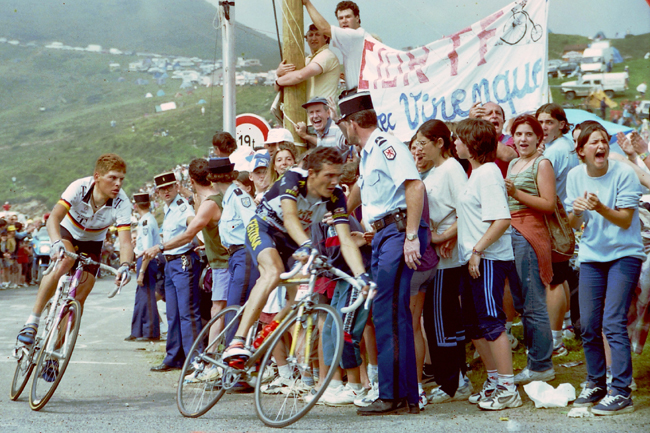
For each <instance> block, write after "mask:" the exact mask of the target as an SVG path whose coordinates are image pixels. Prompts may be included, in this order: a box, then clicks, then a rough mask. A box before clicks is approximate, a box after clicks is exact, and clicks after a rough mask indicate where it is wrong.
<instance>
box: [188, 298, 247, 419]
mask: <svg viewBox="0 0 650 433" xmlns="http://www.w3.org/2000/svg"><path fill="white" fill-rule="evenodd" d="M240 309H241V307H240V306H238V305H233V306H230V307H228V308H226V309H224V310H222V311H220V312H219V314H217V315H216V316H214V317H213V318H212V319H210V321H209V322H208V323H207V324H206V325H205V326H204V327H203V330H202V331H201V333H200V334H199V336H198V337H197V338H196V341H194V344H193V345H192V348H191V349H190V352H189V353H188V355H187V358H186V359H185V364H184V365H183V369H182V370H181V377H180V378H179V380H178V390H177V393H176V404H177V406H178V410H179V411H180V412H181V414H182V415H183V416H186V417H190V418H197V417H200V416H201V415H203V414H205V413H206V412H207V411H209V410H210V409H212V407H213V406H214V405H215V404H217V402H218V401H219V399H220V398H221V397H222V396H223V394H224V393H225V392H226V389H225V388H224V387H223V386H221V377H222V373H223V371H222V370H223V369H222V368H221V367H219V366H218V365H217V364H216V363H215V361H221V355H222V354H223V351H224V350H225V349H226V347H227V343H228V341H227V335H228V334H230V333H232V332H228V331H230V330H232V331H234V329H233V326H234V323H232V319H234V317H235V316H236V314H237V312H238V311H239V310H240ZM227 313H230V314H229V317H228V318H229V320H230V321H229V322H228V323H226V317H225V316H226V314H227ZM226 328H227V329H226ZM222 329H226V332H221V330H222ZM211 333H212V335H210V334H211ZM220 334H221V336H219V335H220Z"/></svg>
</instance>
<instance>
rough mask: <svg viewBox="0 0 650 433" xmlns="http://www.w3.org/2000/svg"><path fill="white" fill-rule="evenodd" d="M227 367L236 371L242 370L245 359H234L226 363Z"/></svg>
mask: <svg viewBox="0 0 650 433" xmlns="http://www.w3.org/2000/svg"><path fill="white" fill-rule="evenodd" d="M228 365H229V366H231V367H232V368H236V369H237V370H243V369H244V367H245V366H246V359H245V358H234V359H231V360H230V361H228Z"/></svg>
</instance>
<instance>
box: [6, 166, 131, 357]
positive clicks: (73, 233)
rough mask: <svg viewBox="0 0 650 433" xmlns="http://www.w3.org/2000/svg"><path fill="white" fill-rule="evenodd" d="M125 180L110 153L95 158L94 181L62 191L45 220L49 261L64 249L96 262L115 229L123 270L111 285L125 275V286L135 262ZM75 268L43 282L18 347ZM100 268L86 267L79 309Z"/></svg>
mask: <svg viewBox="0 0 650 433" xmlns="http://www.w3.org/2000/svg"><path fill="white" fill-rule="evenodd" d="M125 175H126V163H125V162H124V160H123V159H122V158H120V157H119V156H117V155H115V154H111V153H108V154H104V155H102V156H100V157H99V158H98V159H97V162H96V164H95V172H94V174H93V175H92V176H90V177H85V178H82V179H78V180H76V181H74V182H72V183H71V184H70V185H69V186H68V188H66V190H65V191H64V192H63V194H62V195H61V199H60V200H59V201H58V202H57V204H56V205H54V208H53V209H52V212H51V213H50V217H49V218H48V220H47V232H48V234H49V236H50V240H51V241H52V249H51V252H50V256H51V257H52V259H53V260H54V259H56V258H57V257H58V255H59V253H60V251H61V250H63V249H65V250H68V251H70V252H75V253H77V254H81V253H85V254H87V255H88V256H89V257H90V258H91V259H92V260H95V261H97V262H99V261H100V256H101V250H102V245H103V242H104V239H105V238H106V232H107V231H108V228H109V227H110V226H111V225H115V226H116V227H117V230H118V233H119V240H120V244H121V245H122V247H121V250H120V263H121V266H120V268H119V270H118V276H117V278H116V280H115V284H120V281H121V279H122V277H123V276H126V278H127V281H128V279H129V267H130V266H131V262H133V246H132V245H131V211H132V206H131V201H130V200H129V197H128V196H127V195H126V193H125V192H124V191H123V190H122V182H123V181H124V176H125ZM75 265H76V262H75V261H73V260H72V259H70V258H67V257H66V258H65V259H63V261H62V262H61V264H60V265H59V267H58V268H57V269H55V270H54V271H53V272H52V273H51V274H49V275H47V276H45V277H43V280H42V281H41V285H40V287H39V288H38V294H37V295H36V302H35V303H34V308H33V309H32V313H31V314H30V316H29V318H28V319H27V322H26V323H25V326H24V327H23V329H22V330H21V331H20V333H19V334H18V337H17V338H18V341H19V342H20V343H23V344H25V345H31V344H33V343H34V338H35V336H36V333H37V332H38V325H39V322H40V316H41V312H42V311H43V308H44V307H45V304H46V303H47V301H48V300H49V299H50V298H51V297H52V296H53V295H54V291H55V290H56V286H57V283H58V281H59V278H61V276H63V275H65V274H66V273H67V272H68V271H69V270H70V269H72V267H73V266H75ZM98 269H99V268H98V267H97V266H85V267H84V273H83V275H82V277H81V282H80V284H79V287H78V288H77V294H76V296H75V298H76V299H77V300H78V301H79V302H80V303H81V305H82V306H83V304H84V301H85V300H86V297H87V296H88V295H89V294H90V291H91V290H92V288H93V286H94V285H95V276H96V275H97V271H98Z"/></svg>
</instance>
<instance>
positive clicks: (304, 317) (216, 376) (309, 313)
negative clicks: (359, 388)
mask: <svg viewBox="0 0 650 433" xmlns="http://www.w3.org/2000/svg"><path fill="white" fill-rule="evenodd" d="M301 270H302V272H301ZM324 272H328V273H329V274H330V275H334V276H335V277H336V278H339V279H342V280H345V281H346V282H348V283H349V284H351V285H352V286H353V287H354V288H355V289H356V290H353V295H352V298H351V300H350V302H351V305H350V306H349V307H346V308H344V309H343V310H342V311H343V313H344V314H346V317H347V314H348V313H349V314H354V310H356V309H357V308H358V307H359V306H360V305H361V304H362V303H363V301H364V295H363V294H362V292H361V290H362V287H360V285H359V283H358V282H357V280H356V279H355V278H353V277H351V276H350V275H348V274H346V273H345V272H342V271H341V270H339V269H337V268H335V267H333V266H331V265H330V264H329V263H328V261H327V257H325V256H321V255H319V254H318V251H317V250H315V249H313V250H312V251H311V254H310V256H309V259H308V261H307V263H306V264H305V265H304V266H303V264H302V263H300V262H298V263H296V265H295V266H294V267H293V268H292V269H291V270H290V271H289V272H285V273H283V274H281V275H280V278H281V282H280V285H283V286H285V287H286V286H288V285H294V286H296V285H297V286H298V288H299V290H298V291H297V296H296V300H295V301H293V305H292V310H291V312H290V313H289V314H287V316H286V317H285V318H284V319H283V320H282V321H281V322H280V324H279V325H278V326H277V328H276V329H275V330H274V331H273V332H272V333H271V334H270V335H268V336H267V337H266V339H265V340H264V341H263V342H262V344H261V345H260V346H259V347H258V348H257V349H255V348H254V345H253V343H254V339H255V335H256V331H257V328H258V327H257V326H252V327H251V329H250V330H249V332H248V335H247V338H246V342H245V345H246V347H247V348H248V349H249V350H251V352H252V355H251V357H250V358H249V359H248V360H247V361H246V362H245V363H244V362H242V365H238V366H237V367H233V366H231V365H229V364H228V363H226V362H224V361H223V360H222V354H223V352H224V350H225V349H226V347H227V346H228V342H229V341H230V339H231V338H232V335H233V334H234V331H235V330H236V328H237V326H238V324H239V318H240V316H241V314H242V312H243V310H244V307H240V306H230V307H228V308H226V309H224V310H222V311H221V312H220V313H219V314H217V315H216V316H215V317H213V318H212V319H211V320H210V321H209V322H208V323H207V325H206V326H205V327H204V328H203V330H202V331H201V333H200V334H199V336H198V337H197V339H196V341H195V342H194V344H193V346H192V348H191V349H190V352H189V354H188V356H187V358H186V361H185V364H184V365H183V369H182V370H181V375H180V378H179V382H178V389H177V399H176V401H177V405H178V409H179V410H180V412H181V414H183V416H186V417H193V418H195V417H199V416H201V415H203V414H205V413H206V412H207V411H208V410H210V409H211V408H212V407H213V406H214V405H215V404H216V403H217V402H218V401H219V399H220V398H221V397H222V396H223V395H224V394H225V393H226V391H228V390H232V389H235V388H236V387H237V386H239V385H240V384H242V383H243V382H246V383H248V384H250V385H252V386H254V387H255V410H256V412H257V415H258V417H259V418H260V420H261V421H262V422H264V424H266V425H267V426H270V427H286V426H288V425H290V424H293V423H295V422H296V421H298V420H299V419H300V418H302V417H303V416H304V415H305V414H307V412H309V410H310V409H311V408H312V407H313V406H314V405H315V404H316V403H317V401H318V399H319V398H320V397H321V395H322V394H323V393H324V392H325V390H326V389H327V386H328V385H329V383H330V381H331V380H332V377H333V376H334V372H335V370H336V368H329V370H328V372H327V375H326V377H325V379H324V380H323V381H322V382H321V383H319V385H320V389H319V390H317V391H316V390H314V389H312V388H311V387H308V386H306V385H305V383H304V382H303V380H302V379H301V378H302V377H304V376H309V375H311V366H312V364H313V362H314V361H317V360H318V353H317V352H318V334H319V333H318V328H319V326H318V323H319V321H321V323H325V321H326V320H330V321H331V323H332V333H331V335H332V336H333V339H334V341H332V344H333V348H334V350H333V353H334V356H333V358H332V362H331V365H332V366H337V365H339V362H340V360H341V355H342V353H343V344H344V330H345V328H346V326H351V322H352V320H345V323H346V325H344V320H343V319H342V318H341V316H340V315H339V314H338V313H337V311H336V310H335V309H334V308H333V307H331V306H330V305H326V304H318V303H316V302H315V300H314V299H315V298H316V297H317V293H316V292H315V290H314V288H315V285H316V279H317V278H318V276H319V275H321V274H323V273H324ZM299 273H300V275H299V276H298V277H297V278H294V277H295V276H296V275H298V274H299ZM374 287H375V286H374V284H373V285H372V286H371V291H372V290H374ZM301 288H302V290H300V289H301ZM369 298H370V297H369ZM287 302H289V301H287ZM367 307H368V305H367V303H366V308H367ZM215 326H219V327H220V328H219V329H221V328H222V330H221V331H220V332H218V333H217V332H213V333H212V334H216V336H215V337H213V338H211V337H210V334H211V333H210V330H211V329H213V327H215ZM348 331H349V330H348ZM280 363H281V364H283V365H284V364H285V363H286V364H287V365H288V366H289V369H290V371H291V372H292V376H291V378H290V379H289V380H288V381H287V382H288V385H287V386H284V387H282V388H281V392H277V393H273V394H270V393H268V392H265V391H266V390H267V389H268V388H267V387H268V382H270V381H272V380H273V379H274V378H275V377H277V374H278V373H277V368H276V364H280ZM320 368H324V366H320ZM285 384H286V382H285Z"/></svg>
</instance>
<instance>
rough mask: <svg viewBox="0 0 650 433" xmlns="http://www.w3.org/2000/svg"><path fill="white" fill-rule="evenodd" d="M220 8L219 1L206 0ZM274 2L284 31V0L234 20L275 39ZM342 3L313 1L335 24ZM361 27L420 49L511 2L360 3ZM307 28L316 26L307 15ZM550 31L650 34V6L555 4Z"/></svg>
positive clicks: (247, 1)
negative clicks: (421, 46)
mask: <svg viewBox="0 0 650 433" xmlns="http://www.w3.org/2000/svg"><path fill="white" fill-rule="evenodd" d="M206 1H208V2H209V3H213V4H218V0H206ZM273 1H275V4H276V8H277V11H278V22H279V25H280V31H282V4H283V0H238V1H236V3H235V4H236V6H235V20H236V21H237V22H240V23H242V24H244V25H246V26H248V27H251V28H254V29H256V30H259V31H261V32H262V33H264V34H266V35H267V36H269V37H272V38H274V39H275V21H274V19H273ZM338 1H339V0H312V3H313V4H314V5H315V6H316V8H317V9H318V11H319V12H320V13H321V14H322V15H323V16H324V17H325V18H326V19H327V20H328V21H329V22H330V23H331V24H336V18H335V16H334V9H336V5H337V3H338ZM356 3H357V4H358V5H359V9H360V16H361V25H362V27H363V28H365V29H366V30H367V31H368V32H370V33H373V34H377V35H379V36H380V37H381V39H382V41H383V42H384V43H385V44H386V45H388V46H391V47H393V48H398V49H399V48H404V47H407V46H419V45H424V44H427V43H429V42H433V41H435V40H438V39H440V38H441V37H442V36H444V35H449V34H452V33H455V32H456V31H458V30H461V29H462V28H464V27H467V26H468V25H471V24H473V23H475V22H477V21H479V20H480V19H482V18H484V17H486V16H488V15H490V14H491V13H493V12H495V11H497V10H499V9H501V8H503V7H505V6H507V5H508V4H510V3H511V0H474V1H458V0H450V1H441V0H397V1H395V0H356ZM304 23H305V27H306V26H307V25H309V24H310V23H311V20H310V18H309V16H308V15H307V12H306V11H305V18H304ZM548 25H549V29H550V30H551V31H552V32H554V33H564V34H574V35H583V36H593V35H595V34H596V33H597V32H598V31H603V32H604V33H605V36H606V37H608V38H613V37H614V36H615V34H616V33H617V32H619V33H620V34H621V35H624V34H625V32H627V31H630V32H631V33H632V34H643V33H649V32H650V6H648V3H647V2H646V0H550V8H549V23H548Z"/></svg>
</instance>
